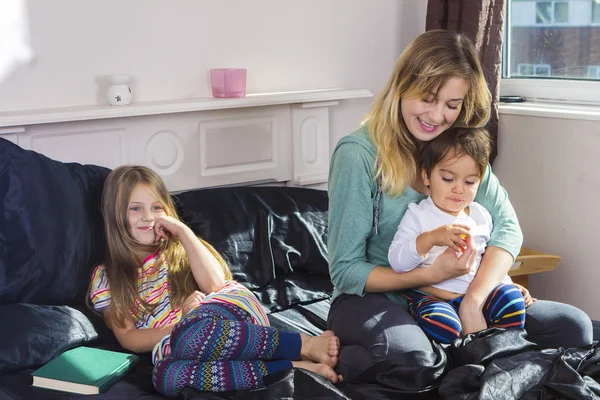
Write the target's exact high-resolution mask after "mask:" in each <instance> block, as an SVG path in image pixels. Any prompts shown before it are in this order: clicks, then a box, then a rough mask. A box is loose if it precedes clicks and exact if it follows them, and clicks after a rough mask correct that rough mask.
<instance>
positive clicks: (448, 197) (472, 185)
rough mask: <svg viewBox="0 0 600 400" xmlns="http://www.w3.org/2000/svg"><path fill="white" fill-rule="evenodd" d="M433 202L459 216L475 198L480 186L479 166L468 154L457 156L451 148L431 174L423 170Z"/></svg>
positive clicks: (449, 212)
mask: <svg viewBox="0 0 600 400" xmlns="http://www.w3.org/2000/svg"><path fill="white" fill-rule="evenodd" d="M423 182H425V184H426V185H428V186H429V194H430V196H431V200H433V203H434V204H435V205H436V206H437V207H438V208H439V209H440V210H442V211H444V212H446V213H448V214H450V215H454V216H457V215H458V214H459V213H460V212H461V211H462V210H464V209H465V208H467V207H468V206H469V204H471V203H472V202H473V199H475V195H476V194H477V188H478V187H479V166H478V165H477V163H476V162H475V160H474V159H473V158H471V157H470V156H468V155H466V154H462V155H460V156H458V157H456V152H455V151H454V150H450V151H449V152H448V153H446V155H445V156H444V158H442V160H441V161H440V162H439V163H437V165H435V167H433V170H432V171H431V176H429V177H428V176H427V174H426V173H425V171H423Z"/></svg>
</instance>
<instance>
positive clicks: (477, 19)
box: [425, 0, 506, 162]
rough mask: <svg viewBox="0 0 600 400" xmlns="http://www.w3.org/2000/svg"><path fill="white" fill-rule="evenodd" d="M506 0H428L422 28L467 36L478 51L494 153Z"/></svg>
mask: <svg viewBox="0 0 600 400" xmlns="http://www.w3.org/2000/svg"><path fill="white" fill-rule="evenodd" d="M505 14H506V0H428V4H427V21H426V28H425V29H426V30H431V29H448V30H451V31H455V32H460V33H463V34H465V35H466V36H467V37H469V38H470V39H471V40H472V41H473V43H474V44H475V47H476V48H477V51H478V53H479V59H480V60H481V65H482V67H483V71H484V73H485V77H486V80H487V82H488V86H489V88H490V92H492V117H491V119H490V122H489V124H488V126H487V129H488V130H489V132H490V135H491V137H492V141H493V146H492V154H491V155H490V162H493V161H494V159H495V158H496V154H497V153H498V145H497V144H498V84H499V83H500V77H501V74H502V67H501V65H502V39H503V36H504V16H505Z"/></svg>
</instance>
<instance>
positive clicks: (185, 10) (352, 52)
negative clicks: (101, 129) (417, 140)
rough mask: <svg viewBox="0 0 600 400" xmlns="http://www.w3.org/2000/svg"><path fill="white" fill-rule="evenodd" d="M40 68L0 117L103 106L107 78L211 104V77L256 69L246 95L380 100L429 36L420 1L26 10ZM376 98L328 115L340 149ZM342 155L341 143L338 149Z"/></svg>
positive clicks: (52, 5)
mask: <svg viewBox="0 0 600 400" xmlns="http://www.w3.org/2000/svg"><path fill="white" fill-rule="evenodd" d="M27 6H28V12H29V24H30V29H31V41H32V46H33V51H34V60H33V62H32V63H30V64H29V65H26V66H22V67H20V68H19V69H17V70H16V71H15V72H13V73H12V74H11V75H9V77H8V79H7V80H6V81H4V82H2V83H0V111H12V110H23V109H40V108H50V107H62V106H76V105H91V104H105V100H104V98H103V95H104V85H105V83H104V82H105V81H104V76H106V75H109V74H115V73H129V74H131V75H132V76H133V81H132V89H133V94H134V98H133V101H153V100H166V99H177V98H189V97H203V96H210V85H209V79H208V70H209V69H210V68H218V67H244V68H247V69H248V81H247V91H248V93H264V92H278V91H293V90H301V89H321V88H331V87H343V88H365V89H369V90H371V91H372V92H373V93H376V92H377V91H378V90H379V89H380V88H381V86H382V85H383V83H384V82H385V80H386V78H387V76H388V74H389V72H390V71H391V69H392V67H393V64H394V62H395V60H396V58H397V56H398V55H399V54H400V51H401V49H402V48H403V47H404V46H405V45H406V43H407V42H408V41H409V40H410V39H412V38H413V37H414V36H416V35H418V34H419V33H421V32H422V31H423V30H424V21H425V10H426V2H425V1H417V0H401V1H399V0H377V1H376V2H371V1H364V0H327V1H322V0H303V1H291V0H253V1H245V0H205V1H197V0H180V1H176V2H165V1H158V0H144V1H142V0H131V1H126V2H125V1H120V0H106V1H103V2H81V1H77V0H55V1H52V2H48V1H46V0H29V1H27ZM371 101H372V100H371V99H366V100H355V101H346V102H343V103H342V104H340V106H338V107H336V108H334V109H333V110H332V111H333V112H332V115H331V132H332V137H331V141H332V144H335V143H336V142H337V140H338V139H339V138H340V137H342V136H343V135H345V134H347V133H349V132H351V131H353V130H354V129H355V128H356V127H357V125H358V122H359V120H360V118H361V116H362V115H363V113H364V112H365V111H366V110H367V109H368V107H369V105H370V103H371ZM332 147H333V146H332Z"/></svg>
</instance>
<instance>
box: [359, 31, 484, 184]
mask: <svg viewBox="0 0 600 400" xmlns="http://www.w3.org/2000/svg"><path fill="white" fill-rule="evenodd" d="M455 77H458V78H463V79H465V81H466V82H467V84H468V86H469V89H468V90H467V94H466V95H465V98H464V99H463V104H462V109H461V111H460V113H459V115H458V118H457V119H456V122H455V123H454V124H453V126H458V127H482V126H484V125H485V124H486V123H487V122H488V120H489V118H490V106H491V94H490V91H489V89H488V86H487V83H486V81H485V77H484V75H483V70H482V68H481V64H480V63H479V58H478V56H477V52H476V51H475V48H474V46H473V43H471V41H470V40H469V39H468V38H467V37H466V36H464V35H462V34H460V33H456V32H451V31H445V30H432V31H428V32H425V33H423V34H421V35H420V36H418V37H417V38H415V39H414V40H413V41H412V42H410V44H409V45H408V46H407V47H406V48H405V49H404V51H402V54H400V57H399V58H398V61H397V62H396V66H395V67H394V71H393V72H392V74H391V76H390V78H389V79H388V81H387V83H386V85H385V87H384V88H383V90H382V91H381V92H380V93H379V94H378V95H377V98H376V99H375V101H374V103H373V105H372V107H371V109H370V111H369V112H368V114H367V115H366V117H365V119H364V120H363V122H362V123H363V124H365V123H368V124H369V134H370V137H371V139H372V140H373V142H374V143H375V146H376V147H377V157H378V159H379V163H378V167H377V170H376V171H375V177H377V178H379V177H380V178H381V186H382V189H383V190H384V191H385V192H386V193H388V194H390V195H399V194H401V193H402V191H403V190H404V188H405V186H406V185H407V184H410V183H411V182H413V181H414V179H415V177H416V174H417V164H418V162H417V157H418V155H417V151H418V150H417V143H416V141H415V139H414V137H413V135H412V134H411V133H410V131H409V130H408V128H407V126H406V124H405V122H404V120H403V119H402V113H401V110H400V99H401V98H402V97H404V96H411V97H425V96H427V95H428V94H429V93H436V92H437V91H439V90H440V89H441V88H442V87H443V86H444V85H445V84H446V82H448V80H449V79H451V78H455Z"/></svg>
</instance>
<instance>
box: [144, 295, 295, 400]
mask: <svg viewBox="0 0 600 400" xmlns="http://www.w3.org/2000/svg"><path fill="white" fill-rule="evenodd" d="M301 346H302V341H301V338H300V335H299V334H297V333H287V332H280V331H278V330H276V329H275V328H271V327H267V326H262V325H256V324H254V323H252V320H251V318H250V315H249V314H248V313H247V312H245V311H244V310H242V309H241V308H239V307H237V306H235V305H232V304H220V303H210V304H204V305H202V306H200V307H196V308H195V309H194V310H192V311H191V312H190V313H189V314H187V315H186V316H185V317H184V318H183V319H182V320H181V321H180V322H179V323H178V324H177V325H175V327H174V328H173V332H172V333H171V354H170V355H168V356H166V357H164V358H163V359H162V360H160V361H159V362H158V363H157V364H156V365H155V366H154V371H153V372H152V382H153V384H154V387H155V388H156V390H157V391H158V392H160V393H162V394H164V395H167V396H175V395H177V394H178V393H179V391H180V390H181V389H183V388H184V387H185V386H191V387H193V388H196V389H198V390H203V391H211V392H224V391H228V390H241V389H256V388H260V387H263V386H264V383H263V380H262V378H263V376H265V375H267V374H272V373H274V372H276V371H279V370H282V369H287V368H292V363H291V360H297V359H299V358H300V348H301Z"/></svg>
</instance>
